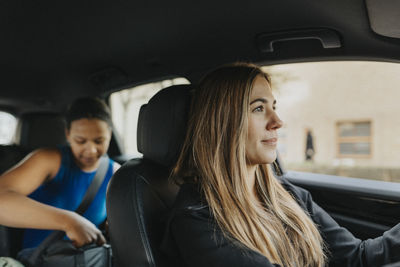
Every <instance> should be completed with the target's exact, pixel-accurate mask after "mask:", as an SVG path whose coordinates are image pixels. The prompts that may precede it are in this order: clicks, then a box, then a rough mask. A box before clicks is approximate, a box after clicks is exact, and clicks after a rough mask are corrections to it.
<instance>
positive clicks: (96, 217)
mask: <svg viewBox="0 0 400 267" xmlns="http://www.w3.org/2000/svg"><path fill="white" fill-rule="evenodd" d="M49 127H50V126H49ZM111 129H112V123H111V115H110V111H109V109H108V107H107V105H106V104H105V103H104V102H103V101H101V100H99V99H97V98H80V99H77V100H76V101H75V102H74V103H73V104H72V105H71V106H70V107H69V109H68V112H67V114H66V137H67V141H68V144H69V145H66V146H62V147H58V148H43V149H38V150H36V151H34V152H32V153H31V154H30V155H28V156H27V157H26V158H25V159H24V160H22V161H21V162H20V163H19V164H17V165H16V166H14V167H13V168H11V169H10V170H9V171H7V172H6V173H4V174H3V175H2V176H0V224H2V225H6V226H11V227H18V228H27V229H26V230H25V231H24V238H23V248H32V247H36V246H37V245H38V244H40V242H41V241H42V240H43V239H44V238H45V237H46V236H47V235H48V234H49V233H50V232H51V231H49V230H61V231H64V232H65V233H66V235H67V237H68V238H69V239H70V240H71V241H72V242H73V243H74V245H75V246H77V247H80V246H83V245H85V244H88V243H92V242H96V243H98V244H103V243H104V242H105V238H104V236H103V235H102V233H101V231H100V230H99V229H98V226H99V225H100V224H102V223H103V222H104V220H105V219H106V209H105V195H106V189H107V184H108V181H109V179H110V178H111V176H112V174H113V173H114V172H115V170H116V169H117V168H118V166H119V165H118V164H117V163H115V162H114V161H112V160H111V159H110V160H109V163H108V170H107V173H106V177H105V179H104V181H103V184H102V185H101V187H100V189H99V191H98V192H97V194H96V196H95V198H94V200H93V202H92V203H91V204H90V206H89V208H88V209H87V210H86V212H85V213H84V214H83V216H81V215H78V214H77V213H75V212H74V210H75V209H76V208H77V207H78V206H79V204H80V203H81V201H82V199H83V196H84V194H85V193H86V190H87V188H88V187H89V185H90V183H91V181H92V179H93V177H94V175H95V173H96V170H97V168H98V166H99V162H100V157H101V156H103V155H104V154H105V153H106V152H107V149H108V146H109V143H110V138H111Z"/></svg>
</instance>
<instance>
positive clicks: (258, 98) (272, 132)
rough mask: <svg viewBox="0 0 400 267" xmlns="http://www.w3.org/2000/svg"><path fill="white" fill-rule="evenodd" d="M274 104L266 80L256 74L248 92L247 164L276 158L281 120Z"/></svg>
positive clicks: (269, 161) (256, 163)
mask: <svg viewBox="0 0 400 267" xmlns="http://www.w3.org/2000/svg"><path fill="white" fill-rule="evenodd" d="M275 104H276V100H275V98H274V96H273V95H272V91H271V87H270V85H269V83H268V81H267V80H266V79H265V78H264V77H262V76H261V75H259V76H257V77H256V79H255V81H254V86H253V89H252V92H251V94H250V107H249V113H248V114H249V115H248V134H247V140H246V158H247V165H258V164H267V163H272V162H273V161H274V160H275V159H276V146H277V142H278V134H277V130H278V129H279V128H281V127H282V121H281V120H280V119H279V117H278V115H277V114H276V112H275Z"/></svg>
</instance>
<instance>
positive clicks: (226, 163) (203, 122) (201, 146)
mask: <svg viewBox="0 0 400 267" xmlns="http://www.w3.org/2000/svg"><path fill="white" fill-rule="evenodd" d="M258 75H262V76H263V77H265V78H266V79H267V81H269V78H268V76H267V74H265V73H264V72H263V71H262V70H261V69H260V68H259V67H257V66H255V65H252V64H246V63H236V64H232V65H227V66H224V67H221V68H219V69H217V70H214V71H213V72H211V73H209V74H208V75H206V77H205V78H203V80H202V81H201V83H200V84H199V86H198V88H197V90H196V92H195V96H194V101H193V103H192V109H191V115H190V120H189V125H188V132H187V135H186V139H185V142H184V145H183V148H182V151H181V154H180V156H179V159H178V162H177V164H176V166H175V168H174V169H173V172H172V177H173V178H174V179H175V181H177V182H181V183H182V182H195V183H197V184H198V185H199V186H200V189H201V191H202V193H203V194H204V196H205V199H206V201H207V203H208V205H209V207H210V211H211V213H212V215H213V216H214V218H215V220H216V222H217V223H218V225H219V227H220V228H221V229H222V231H223V233H224V234H225V236H226V237H227V238H230V239H234V240H237V241H239V242H240V243H241V244H242V245H244V246H245V247H248V248H249V249H251V250H254V251H257V252H259V253H261V254H262V255H264V256H265V257H267V258H268V259H269V260H270V261H271V262H273V263H278V264H281V265H282V266H323V265H324V262H325V255H324V249H323V248H324V245H323V240H322V238H321V235H320V234H319V232H318V229H317V227H316V226H315V225H314V223H313V221H312V220H311V219H310V217H309V216H308V215H306V213H305V211H303V209H302V208H300V206H299V205H298V204H297V202H296V201H295V200H294V199H293V197H292V196H291V195H290V194H289V193H288V192H287V191H286V190H285V189H284V188H283V186H282V185H281V184H280V182H279V181H278V180H277V179H276V178H275V177H274V176H273V175H272V173H271V171H270V169H269V167H268V165H259V166H258V167H257V170H256V181H255V188H256V192H257V195H258V198H259V199H260V202H261V204H259V205H257V204H255V203H254V201H251V200H250V197H249V196H250V195H251V192H250V189H249V188H248V187H247V186H246V177H247V175H248V174H247V168H246V153H245V140H246V137H247V116H248V110H249V102H250V94H251V90H252V87H253V82H254V80H255V78H256V77H257V76H258Z"/></svg>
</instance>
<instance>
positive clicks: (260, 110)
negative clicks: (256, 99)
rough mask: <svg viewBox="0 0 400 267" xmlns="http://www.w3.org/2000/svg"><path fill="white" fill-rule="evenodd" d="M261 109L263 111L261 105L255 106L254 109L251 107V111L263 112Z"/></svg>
mask: <svg viewBox="0 0 400 267" xmlns="http://www.w3.org/2000/svg"><path fill="white" fill-rule="evenodd" d="M263 111H264V107H263V106H259V107H256V108H255V109H253V112H263Z"/></svg>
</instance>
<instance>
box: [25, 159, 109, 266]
mask: <svg viewBox="0 0 400 267" xmlns="http://www.w3.org/2000/svg"><path fill="white" fill-rule="evenodd" d="M108 163H109V158H108V156H103V157H101V158H100V164H99V167H98V168H97V171H96V174H95V175H94V178H93V180H92V182H91V183H90V186H89V188H88V189H87V190H86V193H85V196H84V197H83V200H82V202H81V204H80V205H79V207H78V208H77V209H76V210H75V212H76V213H78V214H79V215H82V214H83V213H84V212H85V211H86V210H87V208H88V207H89V205H90V203H92V201H93V199H94V197H95V196H96V193H97V191H99V189H100V186H101V185H102V183H103V181H104V178H105V177H106V173H107V169H108ZM64 235H65V232H64V231H53V233H51V234H50V235H49V236H47V237H46V238H45V239H44V240H43V241H42V242H41V243H40V245H39V246H37V247H36V249H35V250H34V251H33V252H32V254H31V255H30V256H29V259H28V262H29V264H30V265H31V266H35V264H36V262H37V260H38V259H39V257H40V255H41V254H42V253H43V252H44V250H45V249H46V248H47V247H48V246H49V245H50V244H52V243H54V242H55V241H57V240H60V239H61V238H63V237H64Z"/></svg>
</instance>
